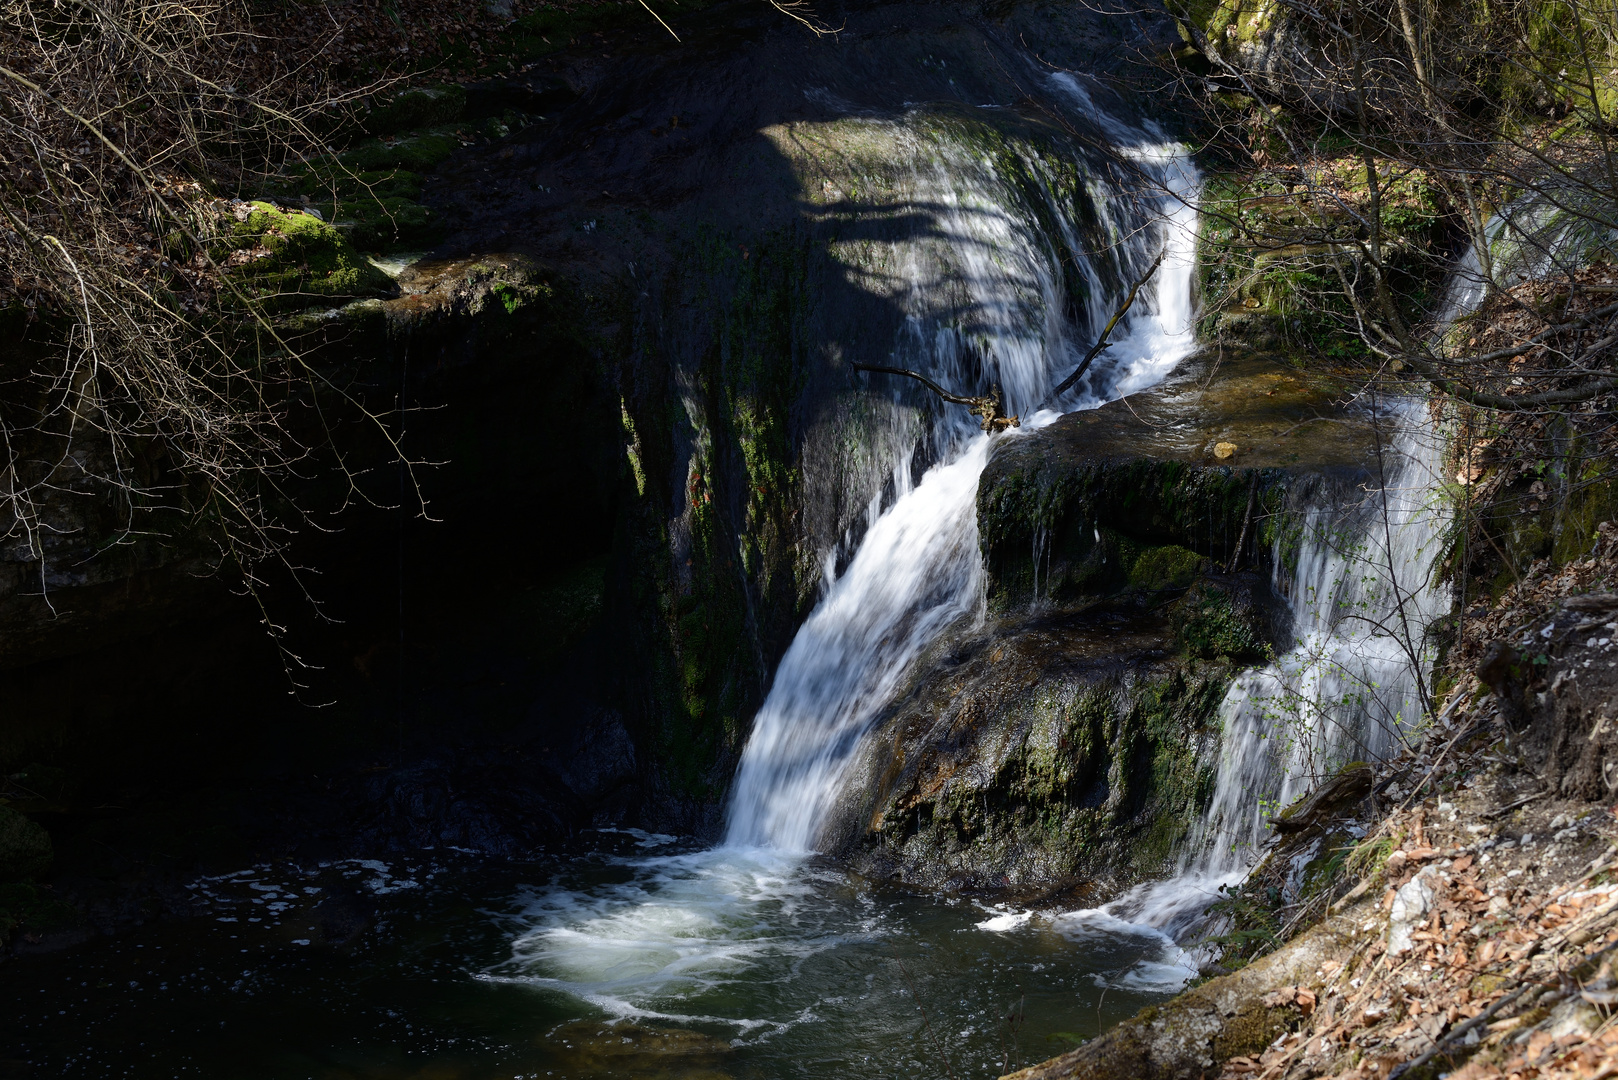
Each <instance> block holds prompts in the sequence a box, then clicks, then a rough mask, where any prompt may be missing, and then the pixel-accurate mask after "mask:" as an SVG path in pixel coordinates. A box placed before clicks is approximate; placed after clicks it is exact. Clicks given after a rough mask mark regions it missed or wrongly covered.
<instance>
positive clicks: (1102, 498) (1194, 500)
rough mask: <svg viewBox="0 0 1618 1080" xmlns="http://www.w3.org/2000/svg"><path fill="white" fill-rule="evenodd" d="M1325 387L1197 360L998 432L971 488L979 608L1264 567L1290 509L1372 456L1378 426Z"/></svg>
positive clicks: (1252, 367) (1360, 470) (1292, 374)
mask: <svg viewBox="0 0 1618 1080" xmlns="http://www.w3.org/2000/svg"><path fill="white" fill-rule="evenodd" d="M1335 389H1336V388H1335V387H1334V386H1333V384H1332V383H1331V381H1330V380H1329V379H1328V378H1324V377H1321V376H1318V375H1311V374H1309V373H1306V372H1303V371H1299V370H1297V369H1294V368H1291V367H1288V366H1286V365H1285V364H1282V363H1280V362H1279V361H1276V360H1272V359H1267V358H1265V357H1262V356H1256V355H1245V356H1237V357H1234V358H1228V359H1223V360H1221V359H1220V358H1218V357H1215V356H1210V355H1207V354H1204V355H1202V356H1200V357H1198V358H1196V359H1194V360H1191V361H1188V362H1186V363H1185V364H1183V365H1182V366H1181V369H1180V370H1179V371H1177V372H1175V373H1174V375H1173V376H1171V377H1170V378H1169V379H1168V380H1167V381H1165V382H1164V383H1163V384H1162V385H1160V386H1158V387H1155V388H1153V389H1151V390H1148V391H1145V392H1143V393H1140V394H1135V395H1132V396H1131V397H1130V398H1129V399H1128V400H1127V401H1118V402H1113V403H1111V404H1108V405H1104V406H1102V407H1101V408H1099V409H1094V410H1090V411H1086V412H1079V413H1070V414H1068V415H1067V416H1064V417H1062V418H1061V419H1060V420H1058V421H1056V423H1054V424H1052V425H1050V427H1048V428H1045V429H1043V430H1040V431H1037V432H1032V433H1030V434H1028V435H1026V436H1024V437H1022V438H1019V439H1007V440H1005V441H1004V443H1003V444H1002V445H1001V446H1000V447H999V448H998V449H997V451H996V453H995V455H994V457H993V458H992V459H991V461H990V462H989V466H988V468H987V469H985V470H984V473H983V479H982V480H981V482H980V483H979V487H978V521H979V528H980V532H981V536H982V543H983V548H984V557H985V560H986V562H987V566H988V570H989V575H990V583H989V602H990V605H991V607H994V608H999V609H1002V610H1005V609H1010V608H1013V607H1015V606H1017V605H1019V604H1023V603H1026V602H1028V601H1029V600H1032V599H1035V598H1038V599H1040V600H1042V601H1056V602H1070V601H1074V600H1080V599H1082V598H1085V597H1093V596H1104V595H1109V594H1112V593H1116V592H1119V591H1121V590H1125V589H1137V590H1139V589H1144V590H1148V591H1151V590H1158V589H1164V588H1181V589H1183V588H1185V587H1187V586H1189V585H1190V584H1191V583H1192V582H1193V581H1194V580H1196V578H1197V577H1198V576H1199V575H1200V574H1201V573H1205V572H1207V571H1208V570H1211V569H1215V568H1237V567H1241V566H1257V567H1267V566H1268V563H1269V560H1270V558H1271V554H1272V550H1273V549H1274V548H1275V547H1276V543H1275V542H1276V541H1277V539H1281V540H1283V541H1284V540H1285V534H1286V531H1287V530H1288V528H1289V527H1290V523H1291V514H1290V513H1289V508H1290V507H1292V506H1295V505H1296V504H1297V503H1298V501H1299V499H1300V498H1301V497H1302V496H1303V495H1305V494H1306V493H1307V492H1308V491H1309V490H1310V489H1312V487H1313V486H1314V485H1318V484H1321V483H1331V484H1340V485H1343V486H1345V487H1346V486H1348V485H1351V484H1353V483H1354V482H1356V481H1357V480H1359V479H1360V478H1362V477H1363V476H1365V475H1367V467H1368V466H1369V465H1370V464H1371V463H1373V462H1374V461H1375V455H1376V447H1377V439H1378V433H1377V430H1376V426H1375V425H1374V424H1372V423H1371V422H1370V421H1369V420H1368V419H1366V418H1363V417H1356V416H1353V415H1350V414H1347V413H1345V412H1344V411H1343V410H1342V409H1341V408H1340V407H1338V406H1337V405H1335V404H1334V402H1333V396H1334V391H1335ZM1221 451H1223V452H1224V456H1221ZM1280 546H1281V548H1282V550H1283V556H1284V552H1285V547H1286V545H1285V543H1284V542H1283V543H1282V544H1281V545H1280Z"/></svg>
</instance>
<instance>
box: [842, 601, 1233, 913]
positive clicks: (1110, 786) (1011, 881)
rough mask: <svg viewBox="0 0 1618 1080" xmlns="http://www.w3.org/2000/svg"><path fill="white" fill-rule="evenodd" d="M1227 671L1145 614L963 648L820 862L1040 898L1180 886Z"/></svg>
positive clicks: (878, 747)
mask: <svg viewBox="0 0 1618 1080" xmlns="http://www.w3.org/2000/svg"><path fill="white" fill-rule="evenodd" d="M1229 671H1230V668H1229V665H1228V664H1226V663H1224V662H1222V661H1215V662H1186V661H1183V660H1181V659H1179V658H1178V657H1176V656H1175V645H1174V638H1173V633H1172V629H1171V625H1170V620H1169V619H1168V618H1166V617H1165V616H1164V615H1163V614H1162V613H1161V612H1151V611H1142V610H1140V609H1138V608H1137V607H1135V605H1133V604H1132V603H1131V604H1116V605H1098V606H1096V607H1093V608H1091V609H1089V610H1085V611H1080V612H1069V613H1062V614H1036V615H1031V616H1027V617H1023V618H1017V619H1008V620H1004V621H1001V622H999V623H997V624H996V625H995V626H993V627H992V628H991V629H989V630H988V631H987V632H985V633H982V634H979V635H975V636H973V637H971V638H970V639H968V640H966V641H963V642H959V643H957V644H956V645H955V646H954V647H953V648H952V649H950V650H949V651H948V652H947V653H946V654H945V655H942V656H939V657H938V658H937V659H936V660H935V661H934V662H933V664H932V665H931V666H930V667H928V668H927V669H926V670H925V672H924V673H923V674H921V675H920V676H918V678H917V680H916V688H915V689H914V690H913V691H912V693H911V694H910V695H909V696H908V697H907V698H906V699H904V700H903V701H901V702H900V703H899V704H898V706H897V707H896V708H895V709H894V710H893V712H892V713H891V715H890V716H889V717H888V718H887V719H886V720H885V721H883V723H882V724H881V726H880V727H879V730H878V734H877V735H876V736H875V737H874V738H872V739H870V740H868V742H867V744H866V747H865V750H864V753H863V755H862V757H861V759H860V760H859V761H858V762H857V764H856V766H855V772H854V774H853V775H852V776H851V777H850V779H849V781H848V782H847V784H846V785H845V789H844V790H845V792H846V795H845V802H844V804H843V805H842V806H840V807H839V810H838V813H837V814H836V815H835V816H834V818H833V820H832V822H831V824H830V825H829V827H828V831H827V833H826V835H825V836H824V837H823V841H822V842H823V846H824V845H827V844H828V842H830V850H834V851H836V852H837V853H838V854H840V855H842V856H844V857H845V858H847V859H849V860H850V861H851V862H852V863H854V865H856V866H857V867H859V868H861V869H862V870H864V871H865V872H867V873H870V874H873V875H877V876H883V877H891V878H896V879H899V880H902V881H905V882H908V883H913V884H921V885H927V886H932V887H942V888H950V889H964V890H968V891H974V892H1011V893H1013V894H1018V895H1023V896H1028V897H1039V896H1055V895H1059V894H1065V893H1068V892H1070V891H1071V890H1073V889H1076V888H1077V889H1081V890H1083V891H1089V890H1092V889H1094V888H1096V887H1097V886H1100V887H1101V888H1102V889H1103V890H1105V891H1112V890H1114V889H1116V888H1118V887H1121V886H1124V885H1127V884H1129V883H1131V882H1133V881H1136V880H1139V879H1140V878H1142V877H1146V876H1149V875H1151V874H1153V873H1157V872H1161V871H1163V870H1165V869H1166V868H1167V863H1168V860H1169V858H1170V855H1171V852H1172V850H1173V847H1174V843H1175V841H1176V840H1178V839H1179V837H1180V835H1181V833H1182V832H1183V830H1184V827H1185V825H1186V824H1187V823H1188V822H1189V821H1190V820H1191V819H1192V817H1193V815H1194V814H1195V812H1196V810H1197V808H1198V807H1199V806H1201V805H1202V804H1203V803H1204V802H1205V801H1206V799H1207V796H1208V794H1209V792H1210V791H1211V789H1212V783H1213V775H1214V773H1213V761H1214V756H1213V754H1212V751H1213V750H1214V748H1215V747H1216V745H1217V737H1218V736H1217V728H1216V726H1215V720H1216V716H1215V713H1216V710H1217V706H1218V704H1219V700H1220V698H1221V697H1222V696H1223V693H1224V686H1225V682H1226V679H1227V678H1228V676H1229Z"/></svg>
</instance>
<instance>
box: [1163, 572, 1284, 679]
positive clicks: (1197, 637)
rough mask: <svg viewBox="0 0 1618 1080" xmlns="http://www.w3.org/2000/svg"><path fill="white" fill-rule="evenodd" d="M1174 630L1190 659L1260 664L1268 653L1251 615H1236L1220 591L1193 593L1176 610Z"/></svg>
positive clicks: (1196, 590)
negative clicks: (1256, 661)
mask: <svg viewBox="0 0 1618 1080" xmlns="http://www.w3.org/2000/svg"><path fill="white" fill-rule="evenodd" d="M1174 628H1175V636H1176V637H1178V638H1179V641H1180V645H1181V647H1182V648H1184V649H1185V651H1186V653H1187V654H1188V655H1190V656H1195V657H1200V658H1202V659H1208V660H1211V659H1214V658H1216V657H1221V656H1222V657H1228V658H1230V659H1232V660H1236V661H1244V660H1260V659H1263V658H1264V657H1265V656H1266V654H1267V653H1268V645H1267V643H1266V642H1265V640H1264V635H1263V634H1262V633H1261V632H1260V629H1259V627H1258V626H1257V625H1256V622H1255V618H1254V615H1253V613H1251V612H1243V611H1238V610H1237V609H1236V606H1235V605H1234V604H1233V603H1232V602H1231V598H1230V594H1229V593H1227V592H1225V591H1223V590H1221V589H1213V588H1198V589H1194V590H1193V591H1192V592H1191V594H1190V595H1188V596H1187V597H1186V598H1185V599H1184V600H1183V601H1181V603H1180V604H1179V606H1178V607H1177V608H1176V610H1175V613H1174Z"/></svg>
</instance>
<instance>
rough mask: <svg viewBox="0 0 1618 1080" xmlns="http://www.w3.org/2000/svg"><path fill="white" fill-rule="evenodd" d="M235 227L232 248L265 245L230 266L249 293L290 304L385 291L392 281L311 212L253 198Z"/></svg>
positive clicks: (279, 304) (379, 293)
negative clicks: (259, 253) (253, 255)
mask: <svg viewBox="0 0 1618 1080" xmlns="http://www.w3.org/2000/svg"><path fill="white" fill-rule="evenodd" d="M251 206H252V210H251V212H250V213H249V214H248V215H247V218H246V220H244V221H241V222H239V223H238V224H237V225H236V227H235V228H234V229H233V230H232V231H231V233H230V235H229V237H228V240H227V245H228V247H229V248H231V249H234V250H238V251H244V252H251V251H267V252H268V255H267V256H265V257H263V258H251V259H250V260H249V261H247V262H246V263H244V264H242V265H241V266H239V267H237V268H236V269H235V270H233V271H232V276H233V277H234V278H236V280H237V281H239V282H240V283H241V284H242V285H243V286H245V287H246V288H247V289H248V290H249V291H250V292H251V293H253V294H254V295H256V296H258V297H260V298H266V299H271V300H272V301H273V300H274V299H275V298H280V300H279V302H278V303H277V304H276V306H279V307H288V306H292V305H295V304H298V303H303V304H307V303H311V302H313V301H315V300H322V299H337V298H345V299H351V298H355V297H362V296H378V295H387V294H389V293H391V292H392V291H393V282H392V281H391V280H390V279H389V278H388V276H387V275H386V274H384V273H383V272H382V271H380V270H378V269H377V268H376V267H374V266H372V265H371V264H370V263H369V262H368V261H367V260H366V259H365V257H364V256H363V255H361V254H360V253H359V252H358V251H356V250H355V249H354V246H353V245H352V244H350V243H349V242H348V240H347V238H345V237H344V236H343V234H342V233H341V232H340V231H339V230H338V229H336V228H335V227H333V226H332V225H329V224H327V223H325V222H323V221H321V220H320V219H319V218H317V217H315V216H314V215H312V214H302V213H293V212H290V211H286V210H281V209H279V208H277V207H276V206H274V205H273V204H271V203H267V202H255V203H252V204H251Z"/></svg>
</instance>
